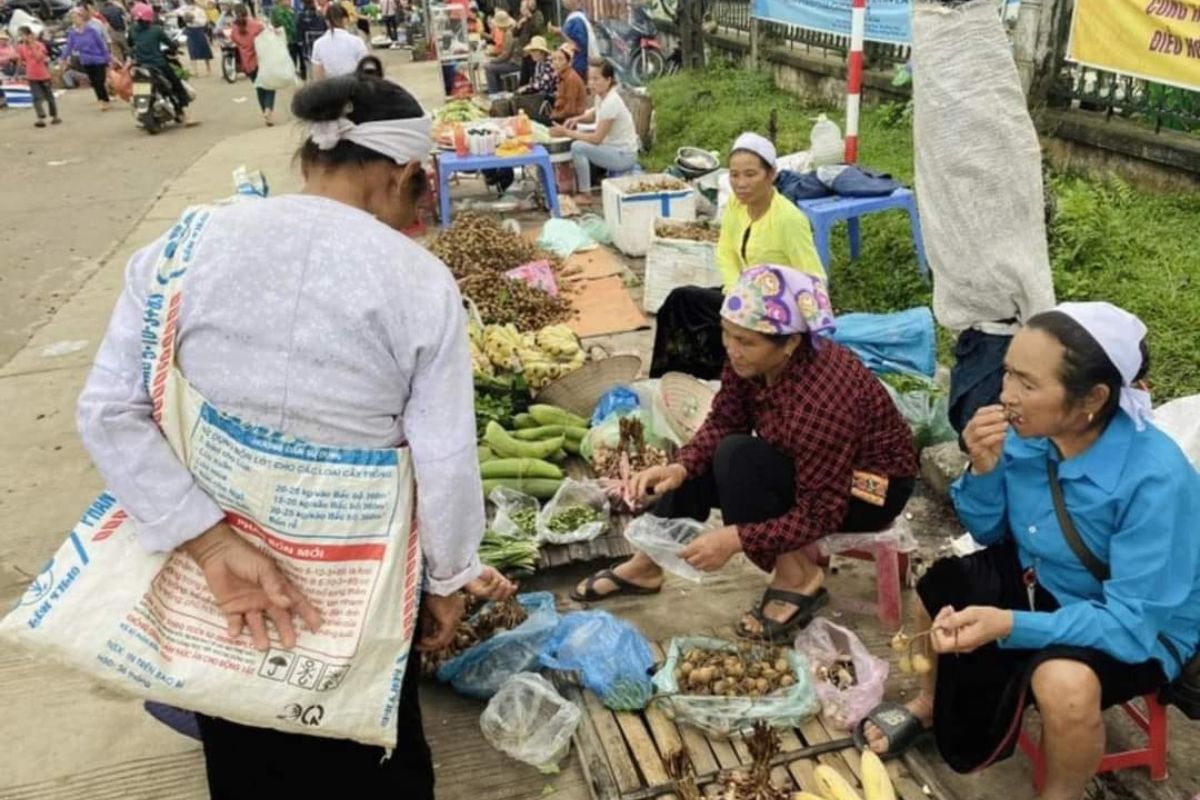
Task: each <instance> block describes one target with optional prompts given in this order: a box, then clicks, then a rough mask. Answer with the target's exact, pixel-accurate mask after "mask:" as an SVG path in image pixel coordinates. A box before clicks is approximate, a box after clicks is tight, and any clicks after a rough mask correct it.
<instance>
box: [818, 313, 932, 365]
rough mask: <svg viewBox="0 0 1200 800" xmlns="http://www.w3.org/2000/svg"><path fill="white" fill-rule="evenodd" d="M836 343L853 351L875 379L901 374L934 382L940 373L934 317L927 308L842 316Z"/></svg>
mask: <svg viewBox="0 0 1200 800" xmlns="http://www.w3.org/2000/svg"><path fill="white" fill-rule="evenodd" d="M833 340H834V341H835V342H838V343H839V344H842V345H845V346H846V347H849V348H850V349H851V350H853V351H854V354H855V355H857V356H858V357H859V359H861V360H862V362H863V364H865V365H866V366H867V369H869V370H871V371H872V372H874V373H875V374H876V375H880V374H883V373H885V372H899V373H908V374H916V375H924V376H925V377H928V378H932V377H933V375H934V373H935V372H936V371H937V340H936V337H935V335H934V332H933V314H932V313H931V312H930V310H929V308H928V307H926V306H917V307H916V308H910V309H908V310H906V311H894V312H892V313H890V314H841V315H840V316H838V318H837V330H836V331H834V332H833Z"/></svg>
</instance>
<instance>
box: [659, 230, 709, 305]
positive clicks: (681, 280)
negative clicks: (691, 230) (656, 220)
mask: <svg viewBox="0 0 1200 800" xmlns="http://www.w3.org/2000/svg"><path fill="white" fill-rule="evenodd" d="M720 285H721V270H720V269H718V268H717V245H716V242H697V241H693V240H690V239H664V238H661V237H659V236H658V235H656V234H655V233H654V232H653V231H651V235H650V247H649V249H648V250H647V251H646V279H645V281H644V286H643V289H642V308H643V309H645V310H646V311H647V312H649V313H651V314H657V313H658V309H659V308H661V307H662V304H663V301H664V300H666V299H667V295H669V294H670V293H671V291H672V290H674V289H678V288H679V287H680V286H703V287H706V288H713V287H717V286H720Z"/></svg>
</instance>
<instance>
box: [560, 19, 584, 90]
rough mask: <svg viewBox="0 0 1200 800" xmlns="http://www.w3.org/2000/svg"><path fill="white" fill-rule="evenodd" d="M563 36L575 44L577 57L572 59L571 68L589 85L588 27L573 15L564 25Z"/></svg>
mask: <svg viewBox="0 0 1200 800" xmlns="http://www.w3.org/2000/svg"><path fill="white" fill-rule="evenodd" d="M562 32H563V36H565V37H567V38H568V39H570V40H571V41H572V42H574V44H575V57H574V58H573V59H571V66H572V67H574V69H575V71H576V72H578V73H579V77H581V78H583V82H584V83H587V71H588V26H587V23H586V22H585V21H584V20H583V18H582V17H580V16H575V15H572V16H570V17H568V18H567V21H566V22H565V23H563V28H562Z"/></svg>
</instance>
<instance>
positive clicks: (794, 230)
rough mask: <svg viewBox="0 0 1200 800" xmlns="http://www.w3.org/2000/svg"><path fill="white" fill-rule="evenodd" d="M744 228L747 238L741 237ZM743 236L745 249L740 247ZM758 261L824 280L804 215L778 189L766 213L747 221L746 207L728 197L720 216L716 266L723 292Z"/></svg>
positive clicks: (743, 233)
mask: <svg viewBox="0 0 1200 800" xmlns="http://www.w3.org/2000/svg"><path fill="white" fill-rule="evenodd" d="M747 229H749V231H750V238H749V239H745V237H746V230H747ZM743 239H745V248H743V247H742V241H743ZM743 252H744V255H743ZM759 264H778V265H779V266H782V267H791V268H792V269H798V270H800V271H801V272H807V273H808V274H809V275H815V276H816V277H818V278H820V279H821V280H825V268H824V267H823V266H821V258H820V256H818V255H817V248H816V247H815V246H814V245H813V236H812V226H811V225H810V224H809V223H808V217H806V216H804V212H803V211H801V210H800V209H798V208H796V206H795V205H794V204H793V203H792V201H791V200H788V199H787V198H786V197H784V196H783V195H781V194H780V193H779V192H775V193H774V196H773V197H772V198H771V205H770V206H769V207H768V208H767V213H766V214H763V215H762V217H761V218H759V219H758V220H756V221H754V222H751V221H750V213H749V212H748V211H747V210H746V206H745V205H743V204H742V202H741V201H740V200H738V199H737V198H736V197H730V198H729V203H728V204H727V205H726V206H725V214H724V216H722V217H721V240H720V241H719V242H718V243H717V267H718V268H719V269H720V270H721V283H722V285H723V288H724V290H725V292H726V293H728V292H729V290H730V289H732V288H733V285H734V284H735V283H737V279H738V275H740V274H741V273H742V271H743V270H745V269H748V268H750V267H757V266H758V265H759Z"/></svg>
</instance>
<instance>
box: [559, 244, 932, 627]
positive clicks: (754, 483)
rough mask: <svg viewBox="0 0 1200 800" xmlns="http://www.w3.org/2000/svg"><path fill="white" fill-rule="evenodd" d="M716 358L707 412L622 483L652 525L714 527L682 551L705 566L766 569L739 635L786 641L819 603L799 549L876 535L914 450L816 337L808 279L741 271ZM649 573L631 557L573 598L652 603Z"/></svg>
mask: <svg viewBox="0 0 1200 800" xmlns="http://www.w3.org/2000/svg"><path fill="white" fill-rule="evenodd" d="M721 317H722V319H721V327H722V336H723V339H724V342H725V349H726V351H727V352H728V355H729V362H728V364H727V365H726V366H725V371H724V373H723V374H722V376H721V390H720V391H719V392H718V393H717V396H716V398H715V400H714V402H713V407H712V411H711V412H710V413H709V415H708V418H707V419H706V420H705V422H704V424H703V426H701V428H700V430H699V431H698V432H697V433H696V436H695V438H693V439H692V441H691V442H689V443H688V444H687V445H685V446H684V447H682V448H681V449H680V450H679V452H678V454H677V456H676V460H675V463H673V464H670V465H668V466H663V467H652V468H650V469H647V470H644V471H642V472H640V473H638V474H637V475H635V476H634V477H633V479H632V480H631V485H630V486H629V487H627V493H628V494H629V495H630V496H632V497H635V498H657V502H656V503H655V504H654V505H653V506H652V509H651V510H652V511H653V513H654V514H655V515H656V516H659V517H666V518H680V517H691V518H693V519H697V520H700V521H704V520H706V519H707V518H708V515H709V512H710V511H711V510H712V509H713V508H714V507H717V508H720V509H721V514H722V520H723V524H724V527H721V528H718V529H716V530H714V531H710V532H708V533H705V534H703V535H701V536H699V537H697V538H696V539H695V540H694V541H693V542H692V543H691V544H689V545H688V546H687V547H686V548H685V549H684V550H683V552H682V557H683V558H684V559H685V560H686V561H687V562H688V563H689V564H691V565H692V566H693V567H694V568H696V569H699V570H704V571H715V570H718V569H720V568H722V567H723V566H725V564H726V563H727V562H728V561H729V559H730V558H732V557H733V555H734V554H735V553H739V552H744V553H745V554H746V557H747V558H749V559H750V561H752V562H753V563H754V564H755V565H756V566H758V567H759V568H760V569H762V570H763V571H764V572H771V571H772V570H773V571H774V577H773V579H772V580H771V584H770V587H769V588H768V589H767V590H766V592H765V593H764V594H763V596H762V600H761V601H760V602H759V604H758V605H757V606H756V607H755V608H754V609H753V610H751V611H750V612H749V613H748V614H747V615H746V617H745V618H744V619H743V620H742V621H741V624H740V627H739V630H738V632H739V634H740V635H742V636H744V637H747V638H756V639H757V638H762V639H766V640H768V641H771V642H790V641H791V639H792V637H793V636H794V634H795V631H796V630H797V629H798V628H800V627H803V626H804V625H806V624H808V622H809V620H811V619H812V616H813V614H814V612H816V610H817V609H818V608H820V607H821V606H823V605H825V603H827V602H828V600H829V593H828V592H827V591H826V590H825V589H824V588H823V583H824V573H823V572H822V571H821V569H820V567H818V566H817V565H816V564H815V563H813V562H812V561H811V560H810V559H809V558H808V556H807V555H805V553H804V552H803V550H804V548H805V547H806V546H807V545H810V544H813V543H814V542H816V541H817V540H818V539H820V538H822V537H823V536H826V535H828V534H830V533H834V532H837V531H846V532H867V531H878V530H882V529H884V528H886V527H887V526H888V525H889V524H891V522H892V520H894V519H895V518H896V516H897V515H898V514H899V513H900V512H901V511H902V510H903V508H904V505H905V503H906V502H907V501H908V498H909V496H910V495H911V494H912V490H913V482H914V477H915V475H916V472H917V454H916V449H915V447H914V445H913V439H912V434H911V432H910V431H909V428H908V425H907V423H905V421H904V419H903V418H902V417H901V416H900V414H899V412H898V411H896V407H895V405H894V404H893V403H892V401H891V399H890V398H889V397H888V394H887V391H886V390H885V389H884V388H883V386H882V385H881V384H880V382H879V381H878V380H877V379H876V378H875V376H873V375H872V374H871V373H870V372H869V371H868V370H867V368H866V367H864V366H863V365H862V362H861V361H859V360H858V358H857V357H856V356H855V355H854V354H853V353H851V352H850V351H849V350H847V349H845V348H843V347H842V346H841V345H839V344H837V343H836V342H834V341H832V340H830V339H828V338H826V337H825V336H823V335H822V334H824V333H826V332H828V331H831V330H832V329H833V328H834V318H833V312H832V310H831V308H830V305H829V296H828V295H827V294H826V292H825V286H824V284H823V283H822V282H821V280H820V279H818V278H815V277H813V276H811V275H808V274H805V273H803V272H799V271H797V270H794V269H789V268H787V267H779V266H773V265H771V266H759V267H755V268H753V269H750V270H747V271H745V272H743V273H742V274H741V276H740V277H739V278H738V281H737V283H736V284H735V285H734V286H733V289H732V291H731V292H730V293H729V295H728V296H727V297H726V298H725V301H724V305H723V306H722V309H721ZM662 582H663V574H662V569H661V568H660V567H659V566H658V565H657V564H655V563H654V561H652V560H651V559H650V557H649V556H647V555H645V554H644V553H638V554H636V555H634V556H633V558H631V559H630V560H628V561H626V562H624V563H623V564H619V565H617V566H616V567H614V568H613V569H608V570H603V571H601V572H599V573H597V574H595V575H593V576H592V577H591V578H588V579H587V580H586V581H584V582H583V583H582V584H580V585H579V586H578V587H576V590H575V592H574V594H573V596H574V597H575V599H577V600H581V601H592V600H600V599H604V598H606V597H610V596H613V595H616V594H619V593H631V594H653V593H655V592H657V591H659V589H660V588H661V586H662Z"/></svg>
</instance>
